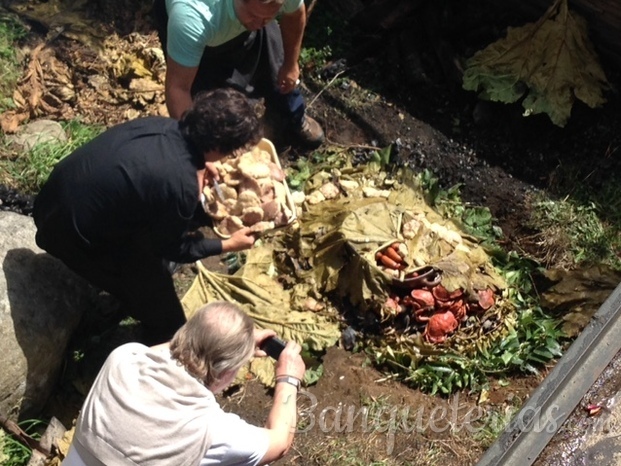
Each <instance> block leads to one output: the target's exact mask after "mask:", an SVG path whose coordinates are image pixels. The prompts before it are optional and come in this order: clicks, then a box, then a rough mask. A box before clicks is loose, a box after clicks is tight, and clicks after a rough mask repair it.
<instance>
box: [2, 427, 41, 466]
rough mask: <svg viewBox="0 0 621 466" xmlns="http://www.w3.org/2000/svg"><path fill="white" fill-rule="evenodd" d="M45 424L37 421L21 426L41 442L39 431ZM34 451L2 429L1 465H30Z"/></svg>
mask: <svg viewBox="0 0 621 466" xmlns="http://www.w3.org/2000/svg"><path fill="white" fill-rule="evenodd" d="M44 425H45V423H44V422H43V421H39V420H36V419H33V420H28V421H23V422H20V423H19V426H20V427H21V428H22V430H23V431H24V432H26V433H27V434H28V435H30V436H31V437H32V438H34V439H36V440H39V439H40V435H39V434H38V431H39V430H40V428H41V427H42V426H44ZM31 455H32V450H31V449H30V448H28V447H27V446H25V445H24V444H22V443H20V442H18V441H17V440H15V439H14V438H13V437H11V436H10V435H8V434H7V433H5V431H4V430H3V429H0V464H2V465H3V466H24V465H26V464H28V461H29V460H30V456H31Z"/></svg>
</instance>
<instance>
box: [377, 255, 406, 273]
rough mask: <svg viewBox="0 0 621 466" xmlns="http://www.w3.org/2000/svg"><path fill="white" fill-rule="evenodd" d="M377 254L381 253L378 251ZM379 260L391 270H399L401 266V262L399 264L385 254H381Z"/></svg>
mask: <svg viewBox="0 0 621 466" xmlns="http://www.w3.org/2000/svg"><path fill="white" fill-rule="evenodd" d="M379 254H381V253H379ZM376 257H377V255H376ZM379 260H380V262H381V263H382V264H384V265H385V266H386V267H388V268H391V269H393V270H399V268H400V267H401V264H399V263H398V262H395V261H394V260H393V259H391V258H390V257H388V256H387V255H385V254H381V256H380V259H379Z"/></svg>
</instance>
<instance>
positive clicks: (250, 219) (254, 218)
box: [241, 207, 263, 226]
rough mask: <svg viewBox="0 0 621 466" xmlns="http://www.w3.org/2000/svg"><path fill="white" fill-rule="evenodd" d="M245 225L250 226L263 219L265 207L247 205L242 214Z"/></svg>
mask: <svg viewBox="0 0 621 466" xmlns="http://www.w3.org/2000/svg"><path fill="white" fill-rule="evenodd" d="M241 219H242V222H244V225H246V226H250V225H254V224H255V223H258V222H260V221H261V220H263V209H261V207H247V208H246V209H244V210H243V212H242V216H241Z"/></svg>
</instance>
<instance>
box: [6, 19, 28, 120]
mask: <svg viewBox="0 0 621 466" xmlns="http://www.w3.org/2000/svg"><path fill="white" fill-rule="evenodd" d="M27 32H28V31H27V30H26V28H25V27H24V25H23V24H22V23H21V22H20V21H19V19H17V16H15V15H11V14H8V13H3V12H0V112H2V111H5V110H7V109H10V108H13V106H14V104H13V91H14V89H15V87H16V86H17V81H18V80H19V77H20V75H21V67H20V66H19V62H18V59H17V53H16V47H15V45H16V43H17V42H18V41H19V40H20V39H22V38H24V37H25V36H26V34H27Z"/></svg>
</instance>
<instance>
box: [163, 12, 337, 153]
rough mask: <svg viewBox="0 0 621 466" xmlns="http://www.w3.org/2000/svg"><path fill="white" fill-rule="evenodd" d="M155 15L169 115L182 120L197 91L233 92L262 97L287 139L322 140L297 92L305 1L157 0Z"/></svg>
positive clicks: (309, 142)
mask: <svg viewBox="0 0 621 466" xmlns="http://www.w3.org/2000/svg"><path fill="white" fill-rule="evenodd" d="M277 16H278V21H277V20H276V17H277ZM153 18H154V21H155V24H156V27H157V29H158V34H159V37H160V41H161V43H162V49H163V50H164V53H165V55H166V66H167V69H166V105H167V108H168V112H169V114H170V116H171V117H173V118H180V117H181V115H182V114H183V112H184V111H185V110H186V109H187V108H189V107H190V105H191V102H192V98H193V96H194V95H196V93H198V92H200V91H202V90H207V89H213V88H218V87H233V88H235V89H237V90H240V91H242V92H244V93H245V94H246V95H247V96H248V97H249V98H251V99H255V100H258V99H260V98H263V99H265V105H266V107H267V109H268V110H270V111H272V112H273V113H274V114H275V115H278V116H280V118H279V119H280V120H282V121H283V122H284V123H285V127H286V130H287V131H286V133H287V134H288V135H289V136H290V137H289V138H288V139H289V142H292V143H294V144H295V143H299V144H302V145H306V146H309V147H317V146H319V145H320V144H321V143H322V142H323V141H324V139H325V136H324V133H323V130H322V129H321V126H320V125H319V123H318V122H317V121H315V120H314V119H313V118H311V117H309V116H308V115H306V109H305V104H304V99H303V97H302V94H301V92H300V90H299V88H298V84H299V77H300V67H299V64H298V60H299V57H300V49H301V46H302V38H303V34H304V28H305V27H306V6H305V5H304V1H303V0H155V2H154V5H153Z"/></svg>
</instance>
